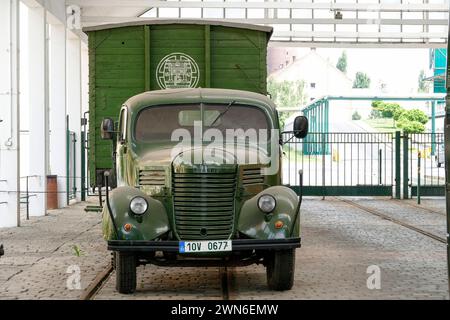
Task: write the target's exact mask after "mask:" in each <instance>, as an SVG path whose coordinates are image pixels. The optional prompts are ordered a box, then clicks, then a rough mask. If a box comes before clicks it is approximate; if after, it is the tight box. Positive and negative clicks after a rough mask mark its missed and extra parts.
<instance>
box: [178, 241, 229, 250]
mask: <svg viewBox="0 0 450 320" xmlns="http://www.w3.org/2000/svg"><path fill="white" fill-rule="evenodd" d="M231 246H232V244H231V240H211V241H180V247H179V251H180V253H193V252H222V251H231Z"/></svg>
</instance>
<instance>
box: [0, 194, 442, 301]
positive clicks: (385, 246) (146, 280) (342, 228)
mask: <svg viewBox="0 0 450 320" xmlns="http://www.w3.org/2000/svg"><path fill="white" fill-rule="evenodd" d="M355 201H357V202H358V203H360V204H362V205H366V206H370V207H374V208H376V209H377V210H381V211H382V212H383V213H385V214H388V215H396V218H398V219H408V222H409V223H412V224H414V223H417V224H420V225H421V226H427V227H429V228H431V226H432V228H433V230H434V231H437V232H441V231H442V230H443V229H442V228H443V225H445V216H444V215H439V214H433V213H430V212H425V211H423V210H421V209H417V208H414V207H411V206H407V205H402V204H398V203H397V202H394V201H391V200H387V199H377V200H373V199H364V198H361V199H356V200H355ZM423 203H424V205H425V206H427V207H430V208H440V210H442V208H443V203H444V201H443V200H442V199H440V200H439V199H438V200H433V199H426V201H424V202H423ZM84 206H85V205H84V204H77V205H74V206H71V207H70V208H67V209H63V210H55V211H52V212H51V213H50V215H49V216H46V217H42V218H32V219H31V220H30V221H28V222H25V223H24V226H23V227H20V228H11V229H0V242H3V243H4V244H5V251H6V252H5V256H3V257H2V258H0V299H78V298H79V297H80V295H81V290H68V289H67V286H66V281H67V277H68V276H69V274H67V273H66V271H67V268H68V267H69V266H71V265H78V266H79V267H80V270H81V287H82V289H83V288H86V287H87V286H88V285H89V283H90V282H91V281H92V280H93V279H94V278H95V276H96V275H97V274H98V273H99V272H100V271H101V270H103V269H104V268H105V266H106V265H107V264H108V263H109V257H110V256H109V253H108V252H107V250H106V244H105V242H104V241H103V239H102V237H101V226H100V214H99V213H86V212H84V211H83V208H84ZM301 222H302V238H303V246H302V248H300V249H298V250H297V259H296V280H295V284H294V288H293V289H292V290H291V291H286V292H271V291H269V290H268V289H267V287H266V279H265V269H264V267H262V266H250V267H243V268H234V269H233V272H232V279H231V292H230V297H231V299H448V293H447V270H446V251H445V245H443V244H442V243H440V242H437V241H435V240H433V239H430V238H428V237H426V236H424V235H421V234H418V233H417V232H414V231H412V230H409V229H406V228H404V227H401V226H399V225H396V224H394V223H392V222H389V221H386V220H383V219H381V218H379V217H376V216H374V215H371V214H370V213H367V212H365V211H363V210H361V209H358V208H356V207H353V206H351V205H349V204H347V203H344V202H342V201H338V200H336V199H332V198H329V199H327V200H326V201H322V200H319V199H318V198H306V199H305V200H304V204H303V209H302V217H301ZM73 246H77V247H79V248H80V249H81V250H82V255H81V256H77V255H76V254H75V252H74V249H73ZM371 265H376V266H378V267H379V268H380V270H381V289H379V290H377V289H374V290H369V289H368V288H367V285H366V281H367V278H368V276H369V274H367V273H366V271H367V268H368V267H369V266H371ZM114 283H115V274H114V273H113V274H111V276H110V277H109V279H108V280H107V281H106V283H105V284H104V286H103V288H102V289H101V290H100V292H99V293H98V294H97V295H96V296H95V298H96V299H220V298H221V297H222V291H221V285H220V278H219V269H218V268H162V267H156V266H145V267H139V270H138V288H137V292H136V293H135V294H133V295H121V294H118V293H117V292H116V291H115V288H114Z"/></svg>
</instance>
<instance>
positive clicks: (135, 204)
mask: <svg viewBox="0 0 450 320" xmlns="http://www.w3.org/2000/svg"><path fill="white" fill-rule="evenodd" d="M147 208H148V203H147V200H145V199H144V198H142V197H134V198H133V199H131V202H130V209H131V211H132V212H133V213H134V214H139V215H140V214H144V213H145V211H147Z"/></svg>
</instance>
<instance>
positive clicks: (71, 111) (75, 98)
mask: <svg viewBox="0 0 450 320" xmlns="http://www.w3.org/2000/svg"><path fill="white" fill-rule="evenodd" d="M66 50H67V51H66V54H67V58H66V59H67V69H66V72H67V73H66V76H67V93H66V99H67V100H66V101H67V115H68V116H69V130H70V131H72V132H75V137H76V142H75V155H76V157H75V161H74V162H75V171H73V170H71V172H69V177H70V178H71V179H72V181H75V185H76V200H77V201H80V200H81V193H80V191H81V179H80V177H81V158H80V155H81V143H80V142H81V117H82V112H81V110H82V109H81V105H82V91H81V90H82V89H81V88H82V86H81V40H80V39H79V38H78V37H77V36H76V35H74V34H73V33H72V32H68V33H67V48H66ZM71 151H72V150H71ZM71 161H72V160H71ZM72 163H73V161H72ZM70 191H71V192H72V190H70Z"/></svg>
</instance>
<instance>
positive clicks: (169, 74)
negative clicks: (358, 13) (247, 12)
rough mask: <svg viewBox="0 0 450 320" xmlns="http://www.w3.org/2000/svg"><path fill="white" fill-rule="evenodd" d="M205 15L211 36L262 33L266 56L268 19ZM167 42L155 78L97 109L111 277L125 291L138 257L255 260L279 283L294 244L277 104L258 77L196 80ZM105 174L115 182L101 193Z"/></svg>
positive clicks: (292, 197) (170, 262) (191, 66)
mask: <svg viewBox="0 0 450 320" xmlns="http://www.w3.org/2000/svg"><path fill="white" fill-rule="evenodd" d="M214 23H215V24H214V25H207V24H205V25H202V26H201V27H202V28H203V29H205V28H206V27H207V28H206V29H207V30H208V31H207V33H208V34H209V36H210V37H213V36H211V33H213V29H214V28H215V27H217V28H218V29H217V30H218V32H219V33H220V32H224V31H223V30H225V31H226V32H225V33H227V32H228V33H229V34H228V36H230V34H231V35H233V36H232V37H231V38H234V39H235V41H236V39H238V40H239V41H241V40H242V39H247V40H248V39H249V38H250V39H252V41H251V43H253V44H254V43H255V42H254V41H253V40H254V39H257V38H259V37H261V34H263V35H264V39H266V40H264V43H265V45H264V50H262V51H263V53H264V59H265V53H266V52H265V46H266V44H267V40H268V37H267V30H263V31H261V30H258V28H259V27H254V26H250V27H247V26H243V25H230V24H225V23H224V24H217V22H214ZM179 25H180V24H176V27H179ZM147 26H149V24H145V26H144V30H145V27H147ZM158 26H159V27H160V26H161V25H158ZM173 26H174V24H164V27H168V28H173ZM193 26H194V27H195V28H196V27H198V25H197V24H196V25H193ZM205 26H206V27H205ZM154 27H155V26H153V25H152V26H151V28H154ZM104 28H105V27H104ZM109 28H110V29H107V30H109V31H111V30H114V29H117V28H118V29H121V28H127V27H124V26H115V27H109ZM255 28H256V30H255ZM122 31H123V30H122ZM248 33H250V35H251V36H252V37H253V38H252V37H250V36H249V35H248ZM144 34H146V33H145V32H144ZM147 35H148V34H147ZM222 36H223V34H222ZM93 38H94V39H95V37H93ZM91 39H92V38H91V37H90V41H91ZM93 41H95V40H93ZM219 42H220V41H219ZM231 43H233V42H231ZM245 43H246V42H242V41H241V42H240V46H243V45H244V44H245ZM253 44H252V45H253ZM216 45H217V44H216ZM213 46H214V45H213V44H212V43H210V44H209V45H207V47H208V48H211V47H213ZM166 49H167V50H168V51H170V50H172V48H171V47H170V46H169V48H166ZM258 51H259V55H261V50H258ZM177 52H178V53H176V54H174V55H172V53H170V52H169V53H167V54H166V55H163V54H162V55H161V56H160V60H159V62H157V67H156V69H155V70H159V71H157V75H156V76H157V77H159V83H160V84H161V86H162V87H164V88H163V89H161V90H151V91H145V92H142V93H140V94H137V95H133V96H131V97H129V98H128V99H127V100H126V101H124V102H122V104H121V106H120V108H119V109H118V110H117V114H118V121H117V122H116V120H115V119H114V118H112V117H104V118H103V119H102V121H101V123H100V125H99V131H100V132H99V136H100V137H101V139H102V140H103V141H107V140H112V141H113V144H112V145H113V150H112V155H113V161H112V167H113V169H112V170H107V169H104V170H103V172H104V173H103V174H104V178H102V181H103V182H104V184H105V187H106V190H107V194H106V201H105V206H104V207H103V234H104V238H105V239H106V240H107V242H108V249H109V250H112V252H113V253H114V259H113V266H114V267H115V268H116V275H117V276H116V288H117V290H118V291H119V292H121V293H132V292H134V291H135V290H136V267H137V266H138V265H142V264H154V265H160V266H205V265H206V266H245V265H250V264H254V263H261V264H264V265H265V266H266V270H267V282H268V286H269V288H270V289H273V290H288V289H290V288H291V287H292V285H293V281H294V271H295V249H296V248H298V247H300V217H299V215H300V204H301V200H300V199H299V196H298V195H297V194H296V193H295V192H294V191H293V190H292V189H291V188H289V187H287V186H283V185H282V183H281V161H280V159H281V157H282V153H281V148H280V144H282V143H283V141H282V140H281V139H280V135H279V130H280V127H279V119H278V113H277V110H276V106H275V105H274V103H273V102H272V101H271V100H270V99H269V98H268V97H267V95H265V94H261V93H259V92H260V91H261V92H263V93H265V84H264V85H261V86H259V85H258V90H236V88H232V89H229V88H220V89H219V88H200V87H199V85H198V83H199V82H201V81H203V80H201V79H200V78H201V71H200V69H201V68H200V67H198V66H196V62H195V59H194V58H192V57H191V56H190V55H188V54H186V53H183V52H181V53H180V52H179V51H178V50H177ZM230 52H231V51H230ZM253 52H255V51H253ZM250 54H251V52H250ZM241 58H242V57H241ZM259 59H261V58H260V57H259ZM207 60H211V59H210V58H209V59H207ZM237 60H239V57H237ZM152 63H153V62H151V63H150V64H152ZM218 63H219V62H218ZM209 68H210V69H214V68H213V67H209ZM264 69H265V68H264ZM258 70H259V71H258V77H261V76H262V75H263V76H264V77H265V75H266V71H261V70H260V69H258ZM158 72H159V75H158ZM235 76H236V83H238V84H239V83H240V84H241V86H243V85H242V84H243V83H247V88H248V87H251V85H250V83H251V82H252V81H253V80H251V81H249V80H248V78H246V77H245V76H243V74H242V73H241V72H240V71H238V72H237V73H235ZM193 77H194V78H195V77H198V79H193ZM209 81H210V82H209V84H210V87H212V85H211V83H212V82H213V81H212V79H210V80H209ZM223 81H224V80H223V79H222V83H224V82H223ZM217 83H220V81H219V80H217ZM232 83H233V82H229V85H228V86H233V85H234V84H232ZM91 86H92V83H91ZM243 87H244V89H245V88H246V87H245V86H243ZM252 88H254V83H253V87H252ZM251 91H254V92H251ZM307 131H308V121H307V119H306V118H305V117H302V116H299V117H298V118H296V119H295V121H294V133H293V135H294V136H295V137H296V138H303V137H305V136H306V134H307ZM94 156H95V155H94ZM96 170H98V168H96ZM97 178H98V175H97ZM111 184H112V185H114V187H115V188H113V190H112V191H110V192H109V187H110V186H111Z"/></svg>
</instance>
